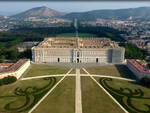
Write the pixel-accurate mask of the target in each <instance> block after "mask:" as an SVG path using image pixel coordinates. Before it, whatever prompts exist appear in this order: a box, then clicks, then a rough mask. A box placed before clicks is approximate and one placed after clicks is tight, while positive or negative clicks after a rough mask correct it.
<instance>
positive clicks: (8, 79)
mask: <svg viewBox="0 0 150 113" xmlns="http://www.w3.org/2000/svg"><path fill="white" fill-rule="evenodd" d="M16 81H17V78H16V77H14V76H7V77H4V78H3V79H0V86H2V85H6V84H11V83H14V82H16Z"/></svg>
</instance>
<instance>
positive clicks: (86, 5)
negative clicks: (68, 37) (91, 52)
mask: <svg viewBox="0 0 150 113" xmlns="http://www.w3.org/2000/svg"><path fill="white" fill-rule="evenodd" d="M40 6H47V7H49V8H52V9H55V10H57V11H61V12H67V13H69V12H84V11H90V10H96V9H122V8H136V7H145V6H149V7H150V2H146V1H144V2H137V1H132V2H129V1H128V2H127V1H125V2H121V1H120V2H119V1H115V2H112V1H108V2H104V1H99V2H98V1H94V2H88V1H86V2H83V1H82V2H79V1H78V2H73V1H69V2H67V1H66V2H64V1H62V2H60V1H58V2H54V1H53V2H52V1H50V2H48V1H45V2H40V1H36V2H34V1H32V2H24V1H23V2H19V1H15V2H11V1H7V2H0V14H1V15H4V14H5V15H12V14H16V13H19V12H22V11H25V10H28V9H30V8H34V7H40Z"/></svg>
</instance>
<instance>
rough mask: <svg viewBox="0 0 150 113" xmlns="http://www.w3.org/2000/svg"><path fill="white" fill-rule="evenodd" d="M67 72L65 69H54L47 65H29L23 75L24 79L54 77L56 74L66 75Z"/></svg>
mask: <svg viewBox="0 0 150 113" xmlns="http://www.w3.org/2000/svg"><path fill="white" fill-rule="evenodd" d="M68 71H69V69H68V68H66V67H55V66H48V65H35V64H33V65H31V68H30V69H29V71H28V72H27V73H26V74H25V75H24V77H33V76H42V75H56V74H66V73H67V72H68Z"/></svg>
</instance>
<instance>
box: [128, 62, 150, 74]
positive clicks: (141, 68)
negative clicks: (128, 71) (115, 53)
mask: <svg viewBox="0 0 150 113" xmlns="http://www.w3.org/2000/svg"><path fill="white" fill-rule="evenodd" d="M128 62H129V63H130V64H132V65H133V66H134V67H136V68H137V69H138V70H139V71H140V72H146V73H150V70H149V69H148V68H146V67H145V66H143V65H141V64H139V63H138V62H137V61H136V60H128Z"/></svg>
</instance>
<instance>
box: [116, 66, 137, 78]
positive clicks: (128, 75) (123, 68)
mask: <svg viewBox="0 0 150 113" xmlns="http://www.w3.org/2000/svg"><path fill="white" fill-rule="evenodd" d="M115 67H116V68H117V70H118V71H119V73H120V76H122V77H124V78H130V79H136V77H135V75H134V74H133V73H132V72H131V71H130V70H129V68H128V67H127V66H126V65H115Z"/></svg>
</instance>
